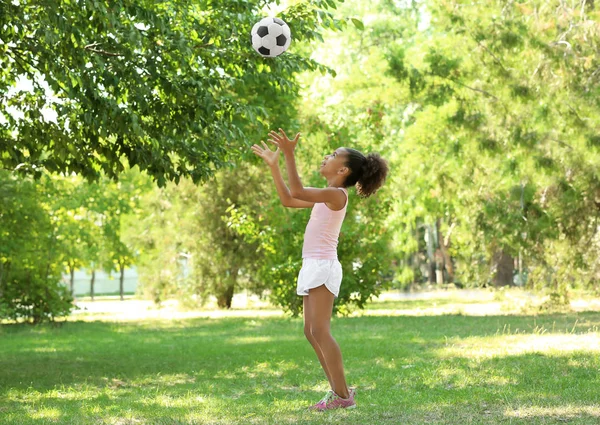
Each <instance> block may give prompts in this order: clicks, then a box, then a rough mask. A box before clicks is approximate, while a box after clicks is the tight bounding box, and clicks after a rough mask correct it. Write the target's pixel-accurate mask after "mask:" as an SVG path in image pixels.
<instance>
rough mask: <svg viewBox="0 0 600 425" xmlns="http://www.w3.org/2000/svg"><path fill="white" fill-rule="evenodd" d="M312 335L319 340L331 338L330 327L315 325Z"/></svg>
mask: <svg viewBox="0 0 600 425" xmlns="http://www.w3.org/2000/svg"><path fill="white" fill-rule="evenodd" d="M311 332H312V336H313V338H314V339H316V340H317V341H322V340H324V339H326V338H331V335H330V333H329V328H328V327H326V326H313V327H312V328H311Z"/></svg>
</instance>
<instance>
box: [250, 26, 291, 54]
mask: <svg viewBox="0 0 600 425" xmlns="http://www.w3.org/2000/svg"><path fill="white" fill-rule="evenodd" d="M291 41H292V33H291V31H290V27H288V25H287V24H286V23H285V22H283V21H282V20H281V19H279V18H264V19H261V20H260V21H258V22H257V23H256V24H255V25H254V26H253V27H252V47H254V50H256V51H257V52H258V53H259V54H260V55H262V56H264V57H267V58H274V57H275V56H279V55H280V54H282V53H283V52H285V51H286V50H287V49H288V47H290V43H291Z"/></svg>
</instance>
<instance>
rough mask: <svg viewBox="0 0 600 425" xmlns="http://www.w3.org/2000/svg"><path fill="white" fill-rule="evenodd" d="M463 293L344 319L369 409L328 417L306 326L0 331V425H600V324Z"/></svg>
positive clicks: (223, 321) (110, 323)
mask: <svg viewBox="0 0 600 425" xmlns="http://www.w3.org/2000/svg"><path fill="white" fill-rule="evenodd" d="M460 294H461V293H460V292H455V295H454V296H453V297H452V298H451V300H450V301H449V299H448V297H445V296H444V297H441V296H440V297H438V298H436V297H430V298H428V299H426V300H423V299H415V300H397V301H394V300H393V299H386V300H384V301H381V302H380V303H377V302H375V303H373V304H372V305H371V306H370V307H369V309H368V310H367V311H366V312H364V313H361V314H358V315H355V316H352V317H346V318H336V319H334V320H333V324H332V329H333V333H334V336H335V337H336V338H337V340H338V342H339V343H340V345H341V347H342V352H343V353H344V356H345V365H346V369H347V374H348V381H349V383H350V384H351V385H356V386H357V387H358V395H357V403H358V408H357V409H355V410H345V411H331V412H325V413H317V412H310V411H307V409H306V408H307V407H308V406H309V405H310V404H312V403H314V402H316V401H318V400H319V399H320V398H321V397H322V396H323V394H324V392H325V391H326V390H327V386H326V379H325V377H324V375H323V373H322V371H321V369H320V367H319V363H318V361H317V358H316V356H315V355H314V353H313V352H312V348H311V347H310V345H309V344H308V342H307V341H305V340H304V336H303V331H302V321H301V319H292V318H288V317H285V316H282V315H279V316H277V315H270V316H262V315H260V314H255V313H254V312H252V311H249V312H248V315H246V317H243V315H241V316H240V315H239V314H238V315H237V316H236V317H211V316H206V317H196V318H186V319H171V320H165V319H162V320H157V319H137V320H120V321H116V320H109V319H107V318H103V319H102V320H101V321H98V320H96V321H93V320H90V318H87V319H86V321H84V320H81V319H77V320H76V321H69V322H66V323H64V324H63V325H61V326H52V325H44V326H39V327H31V326H22V325H3V326H0V424H3V425H4V424H32V425H33V424H36V425H38V424H74V425H84V424H94V425H96V424H119V425H124V424H224V425H225V424H227V425H231V424H277V425H279V424H368V425H371V424H372V425H379V424H411V425H412V424H460V425H462V424H565V423H569V424H600V333H599V331H598V327H599V325H600V312H598V311H579V312H570V313H561V314H546V315H544V314H538V315H525V314H514V313H515V312H512V313H513V314H507V313H503V314H498V313H497V312H496V310H493V309H491V310H490V311H491V312H492V313H493V314H490V315H484V314H478V315H470V314H468V312H469V311H471V310H469V308H470V307H472V306H473V304H477V303H478V304H479V305H480V306H483V307H482V308H480V309H479V310H483V312H484V313H485V306H486V305H487V304H490V305H492V304H493V302H495V301H494V300H493V299H490V297H489V296H488V295H487V294H485V293H483V292H482V294H483V295H482V297H481V299H480V300H479V302H478V301H477V297H469V298H468V299H465V303H464V304H465V305H464V306H462V307H461V306H460V305H459V307H458V310H457V311H458V313H459V314H456V312H455V313H448V311H449V310H448V307H449V306H451V305H457V304H460V301H461V295H460ZM411 303H412V304H411ZM496 304H497V300H496ZM436 306H439V307H440V312H441V313H443V314H435V311H436V310H435V307H436ZM411 308H412V310H411ZM411 311H412V313H414V314H411ZM451 311H452V310H451ZM394 312H395V313H394ZM423 312H425V313H423Z"/></svg>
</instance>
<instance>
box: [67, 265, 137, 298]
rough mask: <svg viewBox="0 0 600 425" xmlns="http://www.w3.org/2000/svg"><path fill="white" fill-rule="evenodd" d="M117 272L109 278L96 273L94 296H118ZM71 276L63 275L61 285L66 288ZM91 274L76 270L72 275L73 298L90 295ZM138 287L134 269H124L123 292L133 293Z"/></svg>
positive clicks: (101, 273)
mask: <svg viewBox="0 0 600 425" xmlns="http://www.w3.org/2000/svg"><path fill="white" fill-rule="evenodd" d="M119 276H120V273H119V272H113V273H112V274H111V276H109V275H108V274H107V273H105V272H103V271H98V270H97V271H96V279H95V281H94V295H101V294H118V293H119ZM70 279H71V276H70V275H69V273H65V274H63V279H62V283H63V284H64V285H65V286H66V287H67V288H68V287H69V282H70ZM91 281H92V274H91V273H90V271H88V270H77V271H75V273H74V279H73V283H74V285H73V286H74V292H75V296H87V295H90V285H91ZM137 285H138V273H137V270H136V268H135V267H132V268H129V269H125V273H124V275H123V292H125V293H135V291H136V289H137Z"/></svg>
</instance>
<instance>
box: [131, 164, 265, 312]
mask: <svg viewBox="0 0 600 425" xmlns="http://www.w3.org/2000/svg"><path fill="white" fill-rule="evenodd" d="M257 171H258V170H256V169H255V168H254V167H253V166H251V165H244V164H240V165H239V166H238V167H235V168H227V169H223V170H220V171H218V172H217V173H216V175H215V178H214V179H212V180H210V181H209V182H207V183H206V184H204V185H203V186H196V185H195V184H194V183H193V182H191V181H190V180H187V179H184V180H181V181H180V182H179V184H177V185H176V184H174V183H170V184H168V185H167V186H166V187H165V188H161V189H158V188H155V189H154V190H152V191H149V192H147V193H146V194H145V195H144V197H143V199H142V200H141V206H142V210H141V211H139V212H138V213H136V214H132V215H130V216H129V217H128V219H127V220H126V223H127V226H126V230H125V234H124V239H125V241H126V243H127V245H129V246H131V247H133V248H134V249H135V250H136V251H137V252H138V253H139V256H138V259H137V264H138V270H139V274H140V291H141V292H142V293H144V294H145V295H147V296H150V297H151V298H152V299H154V300H155V301H156V302H160V301H163V300H165V299H168V298H170V297H175V298H178V299H180V300H182V301H184V302H185V303H187V304H190V305H197V304H199V303H200V302H202V301H205V300H206V299H207V298H208V297H209V296H216V297H217V301H218V304H219V306H221V307H223V308H225V307H231V300H232V297H233V294H234V291H237V290H240V289H242V288H250V289H252V288H253V287H255V286H256V285H258V286H260V284H259V283H258V281H257V279H258V276H257V275H256V274H255V272H254V270H255V269H256V268H257V267H259V265H260V262H259V261H257V253H256V250H257V246H256V245H257V244H256V242H255V241H253V240H249V239H248V238H246V236H247V235H244V234H243V232H244V231H243V230H242V229H244V228H245V226H247V225H248V221H247V219H248V218H249V217H257V216H259V215H260V214H263V213H264V211H263V210H262V204H263V201H262V199H263V198H264V189H263V188H262V186H263V184H262V183H261V180H264V171H263V172H262V173H258V172H257ZM240 233H242V234H240ZM246 233H248V232H246ZM262 288H264V286H263V287H262Z"/></svg>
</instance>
